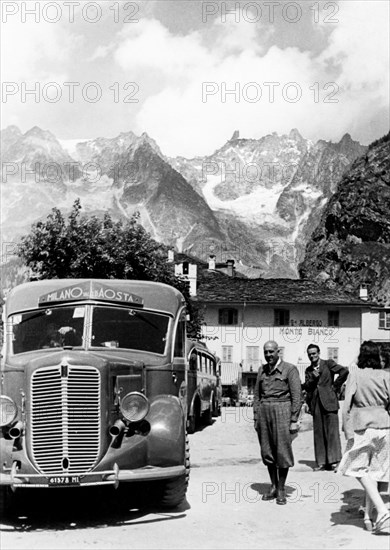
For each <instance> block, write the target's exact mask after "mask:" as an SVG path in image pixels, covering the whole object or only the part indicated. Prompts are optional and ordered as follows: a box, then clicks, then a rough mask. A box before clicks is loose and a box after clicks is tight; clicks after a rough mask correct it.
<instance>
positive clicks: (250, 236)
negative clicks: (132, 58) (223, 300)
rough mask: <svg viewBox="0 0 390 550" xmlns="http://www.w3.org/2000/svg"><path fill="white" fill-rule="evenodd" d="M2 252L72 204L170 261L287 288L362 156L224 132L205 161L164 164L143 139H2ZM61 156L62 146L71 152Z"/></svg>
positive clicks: (14, 135)
mask: <svg viewBox="0 0 390 550" xmlns="http://www.w3.org/2000/svg"><path fill="white" fill-rule="evenodd" d="M1 144H2V183H1V186H2V187H1V192H2V199H3V207H2V210H3V215H2V240H3V242H6V243H14V242H17V241H18V239H19V238H20V237H21V236H22V235H24V234H27V233H28V232H29V229H30V227H31V224H32V223H34V222H36V221H37V220H39V219H42V218H45V217H46V216H47V214H48V213H49V212H50V210H51V208H53V207H58V208H60V209H61V210H62V211H63V212H64V213H66V212H67V211H69V210H70V208H71V206H72V204H73V203H74V201H75V199H76V198H80V200H81V205H82V207H83V209H84V210H85V211H86V212H87V213H89V214H96V215H101V214H103V213H104V212H109V213H110V214H111V215H112V216H113V217H114V218H120V217H124V218H128V217H130V216H131V215H132V213H133V212H134V211H139V213H140V221H141V223H142V225H143V226H144V227H145V228H146V229H147V230H148V231H149V232H150V233H151V235H152V236H153V237H154V238H155V239H156V240H158V241H160V242H164V243H165V244H167V245H169V246H172V247H174V248H175V249H176V250H178V251H180V252H183V251H185V252H187V253H191V254H193V255H195V256H197V257H199V258H201V259H207V258H208V256H209V254H210V253H213V254H214V255H215V256H216V259H217V261H226V260H227V259H234V260H235V262H236V270H237V272H239V273H241V274H243V275H246V276H249V277H254V276H263V277H293V278H296V277H298V266H299V264H300V262H302V260H303V259H304V253H305V247H306V245H307V243H308V242H309V239H310V237H311V235H312V234H313V232H314V230H315V229H316V227H317V225H318V223H319V221H320V219H321V216H322V215H323V213H324V211H325V208H326V206H327V205H328V203H329V201H330V199H331V198H332V197H333V195H334V193H335V191H336V189H337V186H338V184H339V182H340V181H342V176H343V174H345V173H346V170H347V169H348V168H349V167H351V165H352V163H353V162H354V161H355V160H356V159H358V158H359V157H361V156H362V155H365V154H366V152H367V147H366V146H362V145H361V144H360V143H358V142H357V141H354V140H353V139H352V138H351V136H350V135H349V134H346V135H344V137H343V138H342V139H341V140H340V141H339V142H338V143H332V142H329V141H325V140H319V141H317V142H316V143H314V142H312V141H310V140H308V139H305V138H303V137H302V136H301V135H300V133H299V131H298V130H296V129H293V130H291V132H290V133H289V134H288V135H281V136H279V135H277V134H276V133H273V134H269V135H266V136H264V137H262V138H260V139H245V138H240V136H239V132H238V131H235V132H234V134H233V136H232V138H231V139H229V140H228V141H227V142H226V143H225V144H224V145H222V147H221V148H220V149H217V150H216V151H215V152H214V153H212V154H210V155H209V156H205V157H195V158H192V159H187V158H183V157H174V158H172V157H166V156H165V155H164V154H163V153H162V151H161V150H160V148H159V146H158V144H157V143H156V142H155V141H154V140H153V139H152V138H151V137H149V136H148V135H147V134H146V133H144V134H142V135H141V136H136V135H135V134H134V133H132V132H126V133H122V134H120V135H119V136H117V137H114V138H104V137H99V138H97V139H93V140H88V141H80V142H76V143H74V140H73V141H72V143H71V144H70V143H69V142H66V141H61V140H58V139H57V138H56V137H55V136H54V135H53V134H52V133H51V132H50V131H47V130H42V129H40V128H38V127H34V128H31V129H30V130H28V131H27V132H25V133H22V132H21V131H20V129H19V128H17V127H16V126H10V127H8V128H6V129H5V130H3V131H2V132H1ZM70 145H71V146H70Z"/></svg>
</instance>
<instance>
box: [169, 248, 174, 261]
mask: <svg viewBox="0 0 390 550" xmlns="http://www.w3.org/2000/svg"><path fill="white" fill-rule="evenodd" d="M174 260H175V252H174V251H173V250H172V248H170V249H169V250H168V260H167V262H169V263H172V262H173V261H174Z"/></svg>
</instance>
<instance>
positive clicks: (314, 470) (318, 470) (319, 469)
mask: <svg viewBox="0 0 390 550" xmlns="http://www.w3.org/2000/svg"><path fill="white" fill-rule="evenodd" d="M324 470H326V464H320V465H319V466H316V467H315V468H313V472H323V471H324Z"/></svg>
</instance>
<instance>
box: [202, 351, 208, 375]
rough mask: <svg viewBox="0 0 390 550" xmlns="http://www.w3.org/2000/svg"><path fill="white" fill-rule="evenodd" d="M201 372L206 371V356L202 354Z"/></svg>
mask: <svg viewBox="0 0 390 550" xmlns="http://www.w3.org/2000/svg"><path fill="white" fill-rule="evenodd" d="M202 372H207V367H206V357H205V356H204V355H202Z"/></svg>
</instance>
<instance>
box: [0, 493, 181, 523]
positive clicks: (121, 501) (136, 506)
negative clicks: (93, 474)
mask: <svg viewBox="0 0 390 550" xmlns="http://www.w3.org/2000/svg"><path fill="white" fill-rule="evenodd" d="M144 500H145V499H144V498H140V495H135V494H132V492H131V489H130V488H129V487H125V488H123V489H121V488H119V489H117V490H115V489H113V488H112V487H104V488H100V487H88V488H87V487H86V488H80V489H77V491H75V490H74V489H71V490H68V489H49V490H47V489H46V490H44V489H36V490H35V489H34V490H26V491H23V494H15V495H14V496H13V497H12V499H11V501H9V502H8V503H7V504H5V503H4V502H2V503H1V525H0V533H1V531H13V530H16V531H35V530H50V529H52V530H69V529H85V528H91V527H95V528H97V529H99V528H102V527H108V526H110V527H113V526H122V525H124V524H132V523H134V524H142V523H154V522H158V521H167V520H173V519H180V518H182V517H185V516H186V513H185V512H186V510H188V509H189V508H190V505H189V504H188V502H187V501H186V500H185V501H184V502H183V503H182V504H181V505H180V506H178V507H176V508H169V509H168V508H162V507H156V506H151V505H148V504H147V503H145V502H144Z"/></svg>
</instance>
